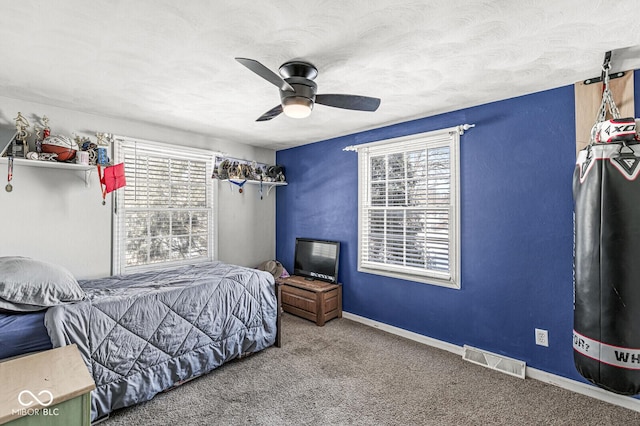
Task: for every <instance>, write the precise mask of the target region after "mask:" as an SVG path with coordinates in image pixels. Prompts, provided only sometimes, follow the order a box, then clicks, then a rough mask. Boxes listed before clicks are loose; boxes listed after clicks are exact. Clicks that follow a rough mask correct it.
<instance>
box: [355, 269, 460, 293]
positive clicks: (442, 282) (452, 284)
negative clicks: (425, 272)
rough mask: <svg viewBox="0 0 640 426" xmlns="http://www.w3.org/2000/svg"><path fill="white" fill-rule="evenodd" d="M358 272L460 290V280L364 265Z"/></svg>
mask: <svg viewBox="0 0 640 426" xmlns="http://www.w3.org/2000/svg"><path fill="white" fill-rule="evenodd" d="M358 272H363V273H365V274H372V275H381V276H385V277H391V278H397V279H399V280H405V281H413V282H418V283H422V284H430V285H436V286H439V287H447V288H451V289H454V290H460V283H459V282H457V281H451V280H446V279H441V278H435V277H426V276H422V275H414V274H409V273H402V272H395V271H389V270H384V269H377V268H366V267H363V266H359V267H358Z"/></svg>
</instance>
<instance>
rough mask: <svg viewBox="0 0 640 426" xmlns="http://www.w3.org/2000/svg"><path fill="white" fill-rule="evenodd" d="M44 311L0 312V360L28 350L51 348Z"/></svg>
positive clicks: (35, 350)
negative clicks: (23, 312)
mask: <svg viewBox="0 0 640 426" xmlns="http://www.w3.org/2000/svg"><path fill="white" fill-rule="evenodd" d="M44 315H45V311H39V312H30V313H25V314H3V313H0V360H3V359H5V358H10V357H13V356H16V355H22V354H26V353H29V352H37V351H45V350H47V349H52V345H51V340H50V339H49V334H47V328H46V327H45V326H44Z"/></svg>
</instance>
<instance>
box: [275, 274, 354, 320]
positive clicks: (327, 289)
mask: <svg viewBox="0 0 640 426" xmlns="http://www.w3.org/2000/svg"><path fill="white" fill-rule="evenodd" d="M277 283H278V284H279V285H280V286H281V291H282V310H283V311H285V312H289V313H290V314H293V315H297V316H299V317H302V318H306V319H308V320H311V321H314V322H315V323H316V325H319V326H323V325H324V323H325V322H327V321H329V320H330V319H333V318H342V284H330V283H326V282H324V281H319V280H307V279H305V278H304V277H299V276H296V275H293V276H291V277H288V278H278V280H277Z"/></svg>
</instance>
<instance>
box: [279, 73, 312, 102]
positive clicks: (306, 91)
mask: <svg viewBox="0 0 640 426" xmlns="http://www.w3.org/2000/svg"><path fill="white" fill-rule="evenodd" d="M284 81H286V82H287V83H289V84H290V85H291V87H293V89H294V90H295V92H292V91H290V90H280V100H281V101H282V103H283V104H284V103H286V101H285V99H287V98H291V97H296V98H297V97H302V98H306V99H309V100H310V101H311V103H312V104H313V102H315V100H316V90H317V89H318V86H317V85H316V83H314V82H313V81H311V80H309V79H306V78H303V77H290V78H285V79H284Z"/></svg>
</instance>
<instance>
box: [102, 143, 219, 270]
mask: <svg viewBox="0 0 640 426" xmlns="http://www.w3.org/2000/svg"><path fill="white" fill-rule="evenodd" d="M214 155H215V153H213V152H210V151H204V150H195V149H189V148H183V147H173V146H169V145H163V144H159V143H154V142H147V141H139V140H132V139H122V138H116V139H115V157H116V160H115V161H116V162H117V163H120V162H124V165H125V176H126V180H127V185H126V186H125V187H124V188H122V189H121V190H119V191H117V192H116V198H115V206H114V207H115V208H114V216H113V217H114V239H113V242H114V244H113V245H114V256H113V258H114V262H113V269H114V270H113V273H114V274H124V273H130V272H134V271H136V270H142V269H153V268H158V267H166V266H168V265H173V264H180V263H195V262H199V261H207V260H213V259H214V258H215V234H214V231H215V229H216V227H215V222H214V219H215V218H214V212H213V206H214V200H213V196H214V193H213V185H212V184H211V180H210V179H209V177H210V176H211V172H212V167H213V158H214Z"/></svg>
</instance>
